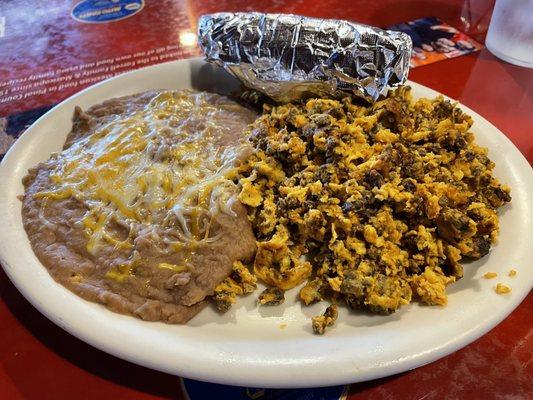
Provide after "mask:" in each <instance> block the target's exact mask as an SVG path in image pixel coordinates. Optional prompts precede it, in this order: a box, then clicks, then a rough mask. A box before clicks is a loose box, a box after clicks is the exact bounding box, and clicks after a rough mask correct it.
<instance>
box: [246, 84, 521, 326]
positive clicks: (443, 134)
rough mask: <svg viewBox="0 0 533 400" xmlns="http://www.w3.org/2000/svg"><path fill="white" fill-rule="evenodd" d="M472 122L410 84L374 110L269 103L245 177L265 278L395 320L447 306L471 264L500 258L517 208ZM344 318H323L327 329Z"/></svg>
mask: <svg viewBox="0 0 533 400" xmlns="http://www.w3.org/2000/svg"><path fill="white" fill-rule="evenodd" d="M471 125H472V119H471V117H470V116H468V115H466V114H464V113H463V112H462V111H461V110H460V109H459V108H458V107H457V106H456V105H455V104H453V103H451V102H450V101H448V100H445V99H444V98H442V97H438V98H436V99H433V100H430V99H421V100H418V101H414V100H413V99H412V98H411V92H410V88H409V87H401V88H399V89H397V90H395V91H393V92H391V93H390V94H389V95H388V96H387V97H386V98H385V99H383V100H381V101H378V102H376V103H375V104H373V105H368V104H367V103H364V102H363V101H361V100H358V99H355V98H352V97H346V98H343V99H339V100H335V99H310V100H308V101H306V102H302V103H298V104H285V105H276V106H272V105H265V106H264V115H263V116H262V117H260V118H259V119H258V120H257V121H256V122H255V123H254V125H253V133H252V136H251V138H250V140H251V142H252V144H253V145H254V147H255V152H254V154H253V155H252V156H251V157H249V158H248V160H247V161H246V162H245V163H244V165H243V166H242V167H241V169H240V183H241V187H242V190H241V192H240V195H239V199H240V201H241V202H242V203H244V204H245V205H247V206H248V210H249V219H250V221H251V222H252V224H253V227H254V232H255V235H256V238H257V240H258V250H257V255H256V258H255V262H254V265H253V269H254V273H255V275H256V276H257V277H258V278H260V279H261V280H262V281H264V282H265V283H267V284H268V285H270V286H272V287H276V288H279V289H282V290H287V289H290V288H293V287H295V286H297V285H299V284H301V283H302V282H307V283H306V284H305V286H304V287H303V288H302V289H301V291H300V298H301V300H302V301H303V302H304V303H305V304H311V303H314V302H317V301H320V300H328V301H330V302H332V303H334V304H336V303H345V304H346V305H348V306H349V307H351V308H354V309H366V310H369V311H371V312H375V313H383V314H388V313H391V312H394V311H395V310H397V309H398V308H399V307H400V306H402V305H404V304H408V303H409V302H411V301H412V300H413V299H416V300H419V301H421V302H423V303H426V304H430V305H444V304H446V301H447V298H446V286H447V285H449V284H451V283H453V282H455V281H456V280H457V279H459V278H461V277H462V275H463V268H462V266H461V264H460V260H461V259H462V258H467V259H478V258H480V257H483V256H484V255H486V254H487V253H488V252H489V249H490V246H491V244H492V243H494V241H495V239H496V237H497V234H498V217H497V209H498V208H499V207H501V206H502V205H503V204H505V203H506V202H508V201H510V200H511V197H510V195H509V188H508V187H506V186H503V185H500V183H499V182H498V181H497V180H496V179H495V178H494V177H493V174H492V170H493V168H494V163H493V162H492V161H491V160H490V159H489V158H488V157H487V150H486V149H485V148H482V147H479V146H477V145H476V144H475V142H474V137H473V134H472V133H471V132H470V130H469V129H470V127H471ZM334 314H335V317H336V309H335V313H334ZM334 319H335V318H333V316H332V315H331V316H321V317H316V318H315V320H314V321H313V326H314V328H315V332H317V333H323V332H324V329H325V327H326V326H329V325H331V324H332V323H333V321H334ZM315 325H316V326H315Z"/></svg>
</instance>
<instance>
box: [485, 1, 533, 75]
mask: <svg viewBox="0 0 533 400" xmlns="http://www.w3.org/2000/svg"><path fill="white" fill-rule="evenodd" d="M485 45H486V46H487V48H488V49H489V50H490V52H491V53H492V54H494V55H495V56H496V57H498V58H500V59H502V60H504V61H507V62H509V63H511V64H515V65H520V66H522V67H528V68H533V0H496V5H495V6H494V11H493V12H492V19H491V21H490V25H489V31H488V33H487V38H486V40H485Z"/></svg>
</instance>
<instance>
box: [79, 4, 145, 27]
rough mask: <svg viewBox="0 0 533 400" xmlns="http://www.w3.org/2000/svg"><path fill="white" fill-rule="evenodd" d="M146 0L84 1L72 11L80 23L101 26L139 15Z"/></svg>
mask: <svg viewBox="0 0 533 400" xmlns="http://www.w3.org/2000/svg"><path fill="white" fill-rule="evenodd" d="M143 7H144V0H83V1H80V2H79V3H78V4H76V5H75V6H74V8H73V9H72V17H73V18H74V19H75V20H77V21H80V22H87V23H93V24H101V23H105V22H113V21H118V20H121V19H124V18H128V17H131V16H132V15H135V14H137V13H138V12H139V11H141V10H142V8H143Z"/></svg>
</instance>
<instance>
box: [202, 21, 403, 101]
mask: <svg viewBox="0 0 533 400" xmlns="http://www.w3.org/2000/svg"><path fill="white" fill-rule="evenodd" d="M198 39H199V43H200V47H201V48H202V50H203V52H204V54H205V57H206V60H207V61H209V62H211V63H215V64H217V65H219V66H221V67H223V68H225V69H226V70H227V71H229V72H231V73H232V74H233V75H235V76H236V77H237V78H239V79H240V80H241V81H242V82H243V83H244V85H245V86H247V87H249V88H252V89H256V90H259V91H261V92H263V93H264V94H266V95H267V96H269V97H271V98H273V99H274V100H276V101H280V102H288V101H292V100H297V99H299V98H302V97H303V96H309V95H316V96H324V95H326V96H327V95H332V94H334V93H335V92H336V91H338V90H344V91H350V92H353V93H355V94H357V95H360V96H362V97H364V98H366V99H368V100H376V99H377V98H378V97H379V95H380V94H382V93H384V92H385V91H386V89H387V88H388V87H394V86H398V85H401V84H403V83H404V82H405V80H406V79H407V74H408V72H409V58H410V55H411V49H412V43H411V38H410V37H409V36H408V35H407V34H405V33H402V32H394V31H384V30H382V29H378V28H374V27H371V26H367V25H361V24H356V23H353V22H349V21H342V20H330V19H318V18H309V17H302V16H298V15H290V14H262V13H217V14H208V15H203V16H201V17H200V20H199V26H198Z"/></svg>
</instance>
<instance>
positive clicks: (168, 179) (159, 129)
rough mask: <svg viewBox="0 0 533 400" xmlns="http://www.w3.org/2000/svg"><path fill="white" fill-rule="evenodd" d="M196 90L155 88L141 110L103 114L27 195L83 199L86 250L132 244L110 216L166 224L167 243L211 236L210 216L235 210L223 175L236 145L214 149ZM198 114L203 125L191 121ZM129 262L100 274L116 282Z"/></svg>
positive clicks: (206, 110) (207, 106)
mask: <svg viewBox="0 0 533 400" xmlns="http://www.w3.org/2000/svg"><path fill="white" fill-rule="evenodd" d="M201 96H202V95H198V96H196V97H194V96H191V95H188V94H187V93H186V92H172V91H166V92H161V93H160V94H158V95H156V96H155V97H154V98H153V99H152V100H151V101H150V102H149V103H148V104H147V105H146V106H145V107H143V108H142V109H140V110H138V111H135V112H132V113H130V114H129V115H127V116H124V115H120V116H116V117H115V118H113V119H111V120H110V121H108V122H107V123H106V124H105V125H103V126H100V127H99V128H97V129H96V131H95V132H94V133H93V134H91V135H89V136H87V137H85V138H82V139H81V140H79V141H77V142H75V143H74V144H73V145H71V146H70V147H69V148H67V149H65V150H64V151H63V152H61V153H59V154H58V155H56V157H55V160H56V164H55V166H54V170H53V171H51V174H50V182H51V187H50V188H49V189H48V190H47V191H42V192H39V193H36V194H35V197H37V198H44V199H45V202H44V204H46V201H57V200H63V199H68V198H75V199H77V200H78V201H80V202H83V203H84V204H85V205H86V206H87V208H88V210H87V212H86V214H85V216H84V217H83V218H82V220H81V222H82V223H83V226H84V228H85V233H86V236H87V239H88V241H87V250H88V252H89V253H91V254H93V255H94V254H97V253H98V251H99V249H100V247H101V246H102V245H103V244H111V245H113V246H116V247H117V248H124V249H132V248H133V247H134V242H133V241H134V237H133V235H131V234H130V235H129V236H128V237H127V238H126V239H125V240H122V239H120V238H117V237H115V236H114V235H113V233H111V232H110V231H111V229H110V226H111V224H113V223H120V224H121V225H122V226H125V227H127V226H130V227H131V226H132V224H143V225H144V226H151V225H152V226H153V225H158V226H163V227H167V228H169V229H172V230H173V231H174V234H175V235H177V236H178V239H177V240H167V241H166V242H167V244H168V246H169V247H170V248H171V249H173V250H175V249H181V248H183V247H184V246H192V247H194V246H196V245H197V244H198V243H199V242H201V241H208V242H209V241H214V240H217V239H218V237H217V235H215V234H213V232H211V219H212V218H211V216H212V215H213V214H214V213H217V212H223V213H227V214H229V215H235V213H234V212H233V210H232V205H233V204H234V202H235V201H236V195H237V193H236V192H237V191H236V189H235V186H234V184H233V182H232V181H230V180H229V179H228V178H231V177H233V176H235V175H236V169H235V167H236V160H237V159H238V157H239V154H240V151H241V149H239V148H238V147H237V146H234V147H228V148H226V149H225V150H223V151H221V150H220V144H219V143H217V136H216V135H214V134H213V133H216V129H217V127H216V126H213V124H212V122H211V121H209V114H210V113H213V112H217V110H218V109H217V108H216V107H215V106H214V105H213V104H211V103H208V102H207V101H206V100H205V99H203V98H202V97H201ZM198 121H205V126H202V127H200V128H197V127H196V126H194V124H197V123H198ZM188 124H190V125H191V126H189V125H188ZM232 145H233V144H232ZM244 145H245V144H243V146H244ZM222 188H224V190H222ZM43 218H44V217H43ZM48 223H50V222H48ZM173 239H176V238H175V237H174V238H173ZM132 265H133V264H132V263H129V264H127V265H123V266H120V267H117V268H114V269H113V270H110V271H109V272H108V277H109V278H112V279H115V280H117V281H123V280H124V279H126V278H127V276H128V275H129V274H130V273H131V267H132ZM159 267H160V268H167V269H172V270H174V271H176V272H180V271H182V270H185V269H183V268H186V267H182V266H173V265H170V264H164V263H162V264H160V265H159Z"/></svg>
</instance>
